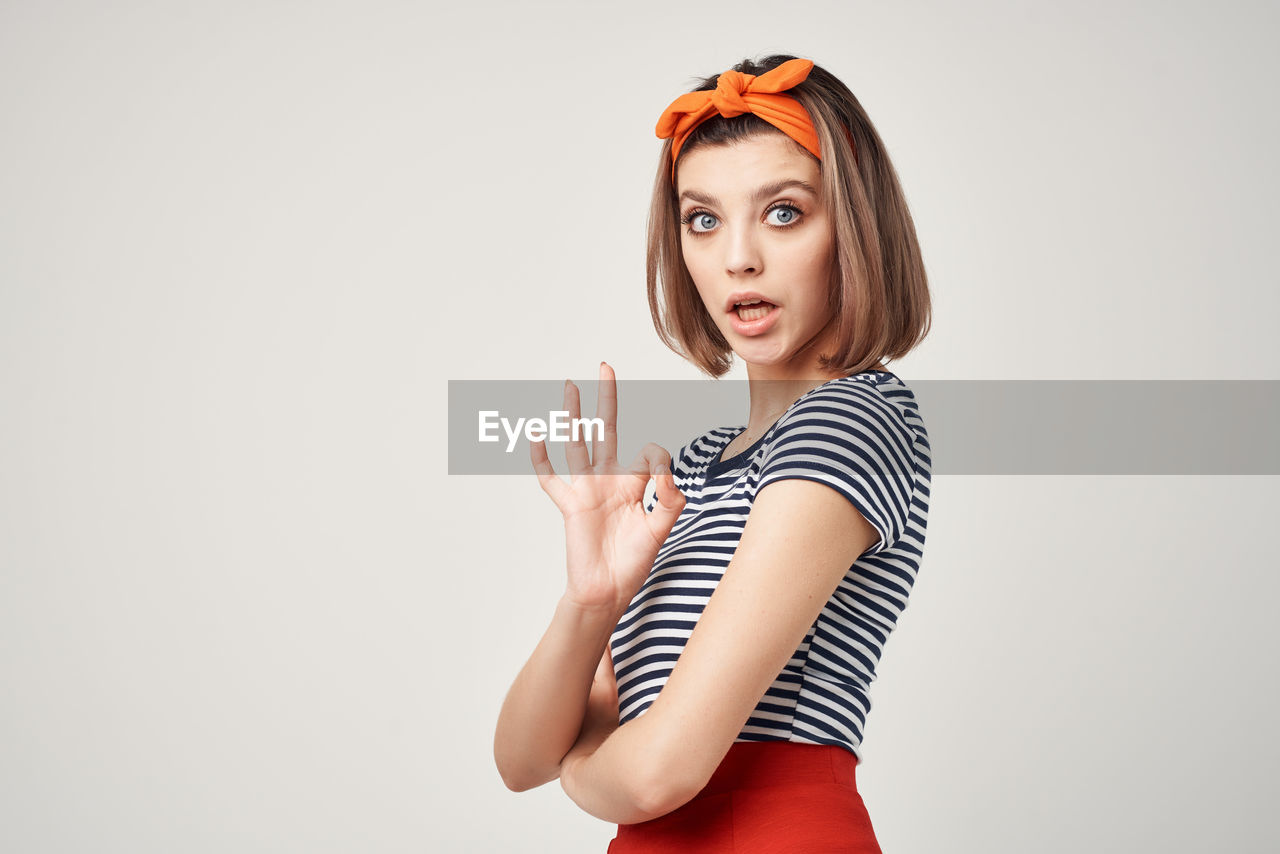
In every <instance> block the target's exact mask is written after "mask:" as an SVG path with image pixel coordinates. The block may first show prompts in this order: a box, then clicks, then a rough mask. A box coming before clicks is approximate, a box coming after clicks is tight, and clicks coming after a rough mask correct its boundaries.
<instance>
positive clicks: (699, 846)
mask: <svg viewBox="0 0 1280 854" xmlns="http://www.w3.org/2000/svg"><path fill="white" fill-rule="evenodd" d="M856 767H857V758H856V757H855V756H854V755H853V754H852V753H851V752H849V751H848V750H846V749H845V748H843V747H837V746H835V745H828V744H800V743H798V742H792V741H735V742H734V743H733V744H732V745H731V746H730V747H729V752H728V753H727V754H725V757H724V759H723V760H721V762H720V765H719V767H717V768H716V770H715V773H714V774H712V775H711V779H710V781H708V782H707V785H706V786H704V787H703V788H702V791H700V792H698V794H697V795H695V796H694V797H693V800H691V801H689V802H688V803H686V804H685V805H684V806H682V807H680V808H678V809H675V810H673V811H671V812H669V813H667V814H666V815H661V816H658V817H657V818H655V819H651V820H650V821H645V822H640V823H639V824H620V825H618V833H617V835H616V836H614V838H613V840H612V841H611V842H610V843H609V848H608V854H667V852H669V853H670V854H756V852H759V854H881V851H880V845H879V844H878V843H877V842H876V835H875V832H874V831H873V830H872V829H871V817H870V816H869V815H868V814H867V808H866V806H865V805H864V804H863V803H862V796H861V795H860V794H858V787H857V784H856V782H855V780H854V769H855V768H856Z"/></svg>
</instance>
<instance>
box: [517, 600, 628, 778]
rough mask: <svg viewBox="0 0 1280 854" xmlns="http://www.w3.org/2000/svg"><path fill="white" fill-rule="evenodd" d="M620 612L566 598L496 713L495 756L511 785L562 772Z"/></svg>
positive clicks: (559, 603)
mask: <svg viewBox="0 0 1280 854" xmlns="http://www.w3.org/2000/svg"><path fill="white" fill-rule="evenodd" d="M621 617H622V614H620V613H618V612H617V611H616V610H615V609H614V608H605V607H600V608H588V607H586V606H582V605H578V604H576V603H574V602H572V601H571V600H569V599H568V598H567V597H564V596H562V597H561V598H560V601H559V602H558V603H557V604H556V610H555V615H554V616H553V617H552V619H551V625H550V626H548V627H547V630H546V632H545V633H544V634H543V636H542V640H541V641H539V642H538V646H537V647H536V648H535V649H534V651H533V654H532V655H531V656H529V660H528V661H527V662H526V663H525V665H524V667H523V668H522V669H521V670H520V673H519V675H517V676H516V679H515V682H514V683H513V684H512V685H511V689H510V690H509V691H507V697H506V699H505V700H504V701H503V703H502V711H501V712H500V713H499V715H498V726H497V732H496V734H495V735H494V740H493V756H494V760H495V761H496V762H497V765H498V772H499V773H500V774H501V775H502V780H503V782H504V783H506V785H507V788H508V789H511V790H512V791H515V792H522V791H525V790H526V789H532V788H534V787H536V786H541V785H542V784H544V783H547V782H549V781H551V780H554V779H555V778H556V777H558V776H559V775H560V763H561V761H562V760H563V759H564V757H565V754H566V753H568V752H569V749H570V748H571V747H573V745H574V742H575V741H576V740H577V739H578V735H579V730H580V729H581V728H582V723H583V713H584V710H585V709H586V705H587V696H588V693H589V692H590V690H591V683H592V675H593V674H594V673H595V671H596V667H597V665H598V664H599V662H600V659H601V656H602V655H603V654H604V650H605V647H606V646H607V645H608V642H609V636H610V634H611V633H612V632H613V629H614V627H615V626H616V625H617V624H618V620H619V619H621Z"/></svg>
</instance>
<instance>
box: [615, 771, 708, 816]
mask: <svg viewBox="0 0 1280 854" xmlns="http://www.w3.org/2000/svg"><path fill="white" fill-rule="evenodd" d="M687 759H688V757H687V755H685V756H676V757H672V758H671V759H668V760H665V761H659V762H657V763H656V764H655V765H654V766H653V767H651V768H649V769H647V771H646V772H645V773H642V774H638V775H637V778H638V779H637V782H636V786H635V789H634V790H633V792H632V801H633V802H634V803H635V805H636V808H637V809H638V810H639V811H640V812H641V813H643V814H644V815H645V816H646V819H645V820H646V821H647V820H648V819H653V818H657V817H658V816H663V815H666V814H667V813H669V812H671V811H672V810H675V809H679V808H680V807H682V806H684V805H685V804H687V803H688V802H689V801H691V800H693V797H694V795H696V794H698V792H700V791H701V790H702V787H703V786H704V785H705V783H696V784H695V782H694V780H693V769H690V768H687V767H685V763H686V762H687Z"/></svg>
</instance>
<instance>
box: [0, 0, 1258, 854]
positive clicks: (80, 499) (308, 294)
mask: <svg viewBox="0 0 1280 854" xmlns="http://www.w3.org/2000/svg"><path fill="white" fill-rule="evenodd" d="M1278 17H1280V15H1278V14H1277V11H1276V7H1275V5H1274V4H1263V3H1243V2H1236V3H1227V4H1213V5H1212V6H1211V5H1210V4H1208V3H1204V4H1190V3H1170V2H1159V3H1158V2H1145V3H1139V2H1115V0H1111V2H1105V3H1104V2H1076V3H1071V4H1062V3H1024V2H1002V3H991V2H969V3H965V4H955V3H943V2H937V3H895V4H884V3H869V2H848V0H844V2H832V3H810V4H803V3H801V4H785V5H781V6H780V5H779V4H777V3H752V2H736V3H731V4H730V3H703V4H690V3H671V2H651V3H645V4H637V5H634V6H629V7H622V6H614V5H604V6H601V5H596V4H590V3H572V4H571V3H546V4H515V3H510V4H502V5H500V4H492V3H470V4H457V5H452V6H445V5H443V4H430V3H418V4H411V3H391V2H368V0H366V2H361V3H355V2H308V3H302V2H293V3H283V2H254V3H248V2H228V0H222V2H217V3H213V2H205V3H201V4H192V3H164V4H161V3H146V2H113V3H89V2H78V3H72V2H50V1H49V0H42V2H39V3H36V2H30V0H29V2H23V3H16V2H9V3H6V4H4V6H3V8H2V9H0V121H3V132H2V133H0V200H2V201H0V217H3V224H2V227H0V348H2V354H0V395H2V397H0V400H2V401H3V404H2V408H0V688H2V689H3V697H2V699H0V848H2V849H4V850H5V851H13V852H46V851H47V852H72V851H76V852H79V851H85V852H95V853H96V854H97V853H100V852H115V851H119V852H130V854H137V853H138V852H171V851H184V852H214V851H217V852H224V851H225V852H257V851H262V852H279V851H308V852H320V851H333V852H350V851H376V852H401V851H404V852H408V851H416V852H422V851H432V852H435V851H441V852H453V851H478V852H489V851H493V852H511V851H532V852H539V851H548V852H584V853H585V852H603V851H604V849H605V846H606V844H607V841H608V839H609V838H610V837H611V836H612V833H613V826H612V825H608V824H606V823H604V822H600V821H598V820H596V819H595V818H593V817H591V816H589V815H587V814H585V813H583V812H581V811H580V810H579V809H578V808H577V807H576V806H575V805H574V804H573V803H572V802H571V801H570V800H569V799H568V798H567V797H566V796H565V795H564V793H563V792H562V791H561V790H560V788H559V786H558V784H554V783H553V784H549V785H547V786H544V787H542V788H540V789H537V790H534V791H530V792H525V793H521V794H515V793H512V792H509V791H507V789H506V788H505V787H504V786H503V784H502V782H501V779H500V778H499V776H498V774H497V771H496V769H495V767H494V765H493V760H492V753H491V748H492V737H493V725H494V722H495V720H496V716H497V712H498V708H499V705H500V703H501V700H502V698H503V696H504V694H505V692H506V689H507V687H508V686H509V685H510V682H511V679H512V678H513V677H514V675H515V673H516V672H517V670H518V669H519V667H520V666H521V664H522V663H523V662H524V660H525V658H526V657H527V656H528V654H529V653H530V652H531V651H532V649H533V646H534V644H535V643H536V641H537V640H538V638H539V637H540V635H541V633H542V631H543V630H544V628H545V627H546V624H547V621H548V620H549V619H550V616H551V612H552V608H553V605H554V602H555V600H556V598H557V596H558V595H559V593H560V591H561V590H562V588H563V584H564V579H563V572H564V542H563V531H562V527H561V521H560V517H559V514H558V512H557V511H556V509H555V507H554V506H553V505H552V504H551V502H550V500H549V499H548V498H547V497H546V496H545V495H543V493H542V492H541V491H540V489H539V488H538V485H537V483H536V481H535V479H534V478H532V477H529V476H524V475H510V476H498V477H480V476H453V477H449V476H448V475H447V468H448V460H447V459H446V456H447V455H446V453H445V435H446V431H445V424H446V408H447V384H448V381H449V380H450V379H453V380H463V379H513V380H534V379H538V380H561V379H563V378H564V377H573V378H575V379H580V380H584V381H586V380H594V379H595V377H596V373H595V371H596V365H597V364H598V362H599V361H600V360H601V359H607V360H608V361H609V362H610V363H611V364H612V365H613V366H614V368H615V370H616V371H617V374H618V376H619V378H620V379H692V378H696V377H697V376H698V374H697V372H696V370H695V369H694V368H692V367H691V366H690V365H688V364H686V363H684V362H683V361H682V360H680V359H679V358H678V357H677V356H675V355H674V354H672V353H670V352H669V351H667V350H666V349H664V348H663V347H662V346H661V344H660V343H659V342H658V341H657V338H656V336H655V334H654V332H653V329H652V328H651V325H650V320H649V317H648V311H647V307H646V303H645V297H644V290H643V284H644V265H643V252H644V223H645V216H646V213H647V200H648V193H649V188H650V182H651V180H652V177H653V173H654V170H655V168H656V163H657V159H656V158H657V153H658V149H659V145H660V142H659V141H658V140H657V139H656V137H655V136H654V132H653V127H654V123H655V122H656V120H657V117H658V114H659V112H660V111H661V110H662V109H663V108H664V107H665V106H666V105H667V104H668V103H669V102H670V100H671V99H673V98H674V97H675V96H676V95H678V94H680V93H681V92H683V91H684V90H685V89H686V88H687V87H688V85H689V84H690V83H691V81H692V78H693V77H695V76H705V75H710V74H713V73H716V72H718V71H721V70H723V69H725V68H727V67H729V66H730V65H732V64H733V63H734V62H736V61H738V60H740V59H743V58H744V57H748V56H758V55H761V54H764V53H767V52H773V51H785V52H790V53H796V54H799V55H802V56H807V57H810V58H813V59H815V60H816V61H817V62H819V63H820V64H822V65H824V66H826V67H828V68H829V69H830V70H832V71H833V72H834V73H836V74H837V75H838V76H840V77H841V78H842V79H844V80H845V81H846V82H847V83H848V84H849V85H850V87H851V88H852V89H853V90H854V92H855V93H856V94H857V95H858V96H859V98H860V99H861V100H862V102H863V104H864V105H865V106H866V108H867V110H868V112H869V113H870V115H871V117H872V119H873V121H875V122H876V124H877V126H878V128H879V130H880V132H881V133H882V135H883V137H884V139H885V141H886V144H887V145H888V148H889V150H890V152H891V155H892V157H893V158H894V161H895V164H896V166H897V167H898V169H899V171H900V173H901V176H902V180H903V183H904V185H905V188H906V192H907V194H908V197H909V201H910V203H911V205H912V209H913V212H914V215H915V218H916V223H917V226H918V229H919V232H920V235H921V240H922V243H923V246H924V252H925V260H926V263H927V265H928V269H929V273H930V276H931V281H932V287H933V295H934V299H935V309H936V311H935V328H934V330H933V332H932V334H931V335H930V337H929V338H928V340H927V342H926V343H925V345H924V346H923V347H922V348H920V349H919V350H918V351H917V352H916V353H914V354H912V355H911V356H910V357H909V358H908V359H906V360H904V361H902V362H900V363H895V364H892V365H891V366H890V367H891V369H893V370H895V371H896V372H897V373H898V374H899V375H900V376H902V377H903V378H904V379H905V380H906V381H907V382H908V383H910V382H911V381H912V380H926V379H929V380H950V379H994V380H1004V379H1107V378H1126V379H1277V378H1280V354H1278V353H1277V349H1276V345H1275V343H1274V341H1275V339H1274V336H1273V334H1272V333H1273V328H1272V327H1273V325H1274V319H1275V317H1276V316H1277V313H1278V312H1277V309H1280V299H1278V298H1277V295H1276V294H1277V288H1276V285H1277V276H1276V273H1275V271H1274V270H1275V267H1274V261H1273V257H1272V255H1271V253H1270V252H1268V251H1267V250H1266V249H1264V247H1266V246H1268V245H1269V244H1270V243H1271V242H1272V241H1273V237H1274V234H1273V233H1274V231H1275V228H1276V224H1277V216H1276V210H1277V199H1280V179H1278V177H1277V170H1276V167H1275V161H1274V155H1275V151H1276V150H1277V147H1278V143H1280V139H1278V136H1280V134H1278V133H1277V113H1276V110H1275V108H1274V91H1273V90H1274V86H1275V83H1276V77H1277V59H1276V52H1275V51H1274V49H1273V48H1274V45H1273V44H1272V42H1273V40H1274V39H1273V35H1274V33H1275V31H1276V27H1277V24H1278V23H1280V21H1277V18H1278ZM731 376H732V377H734V378H738V379H741V378H743V377H744V376H745V374H744V373H742V371H741V366H740V365H739V366H738V367H737V368H735V371H734V373H733V374H732V375H731ZM556 403H558V400H557V401H549V404H556ZM746 409H747V401H746V399H745V398H744V399H742V400H741V402H740V405H739V409H738V411H737V412H734V413H732V417H733V418H735V419H738V420H736V421H733V422H731V423H743V421H742V420H741V419H742V418H744V417H745V415H746ZM626 416H627V412H626V401H625V400H624V401H622V404H621V411H620V423H621V424H622V426H623V429H625V425H626ZM1224 417H1229V415H1228V416H1224ZM708 426H709V425H708ZM671 450H674V448H672V449H671ZM553 460H554V461H555V463H556V465H557V468H558V469H559V470H560V471H561V472H563V471H564V461H563V456H558V457H555V458H553ZM1276 510H1277V500H1276V479H1275V477H1273V476H1265V477H1264V476H1248V475H1230V476H1140V475H1134V476H1031V475H1008V476H1001V475H985V476H984V475H973V476H963V475H955V476H940V477H939V478H937V479H936V480H935V482H934V488H933V501H932V507H931V513H930V522H929V533H928V542H927V551H926V555H925V560H924V563H923V566H922V569H921V575H920V578H919V581H918V582H917V585H916V589H915V592H914V594H913V596H912V603H911V606H910V607H909V609H908V610H907V612H906V613H905V615H904V617H903V619H902V621H901V622H900V624H899V627H898V629H897V631H896V632H895V634H894V636H893V637H892V638H891V640H890V642H889V644H888V646H887V648H886V652H885V657H884V660H883V662H882V664H881V669H880V676H879V678H878V680H877V681H876V683H875V684H874V685H873V690H872V700H873V704H874V706H873V709H872V711H871V714H870V717H869V719H868V725H867V731H866V737H865V741H864V748H865V752H866V760H865V762H864V764H863V765H862V766H861V767H860V768H859V775H858V781H859V786H860V788H861V790H862V792H863V797H864V799H865V800H866V803H867V805H868V808H869V811H870V813H871V816H872V820H873V823H874V825H875V828H876V831H877V833H878V834H879V836H880V839H881V843H882V845H883V847H884V850H885V851H886V854H904V853H905V852H936V851H948V852H974V853H975V854H991V852H1027V851H1035V852H1044V854H1053V853H1054V852H1076V851H1081V850H1090V851H1117V852H1119V851H1124V852H1129V851H1162V852H1202V851H1206V850H1231V851H1237V852H1252V851H1269V850H1274V846H1275V845H1276V844H1277V833H1276V831H1275V824H1274V821H1273V817H1272V815H1271V812H1272V801H1273V800H1274V795H1275V786H1274V784H1273V782H1272V781H1273V774H1274V768H1275V766H1276V762H1277V759H1280V750H1278V747H1280V740H1278V739H1277V737H1276V734H1275V728H1274V721H1275V719H1276V717H1277V714H1278V713H1280V703H1278V702H1277V689H1276V687H1275V685H1274V682H1273V679H1274V677H1272V676H1268V675H1267V674H1268V673H1272V672H1273V671H1274V669H1275V658H1276V656H1275V652H1276V639H1277V636H1276V629H1275V628H1274V625H1275V621H1274V620H1273V618H1272V610H1273V603H1274V602H1275V601H1276V599H1277V594H1280V582H1278V581H1277V572H1276V560H1275V558H1274V556H1273V553H1272V551H1271V548H1270V546H1269V544H1268V539H1267V538H1268V537H1269V533H1268V532H1269V531H1270V528H1271V525H1272V524H1274V521H1273V517H1274V514H1275V513H1276Z"/></svg>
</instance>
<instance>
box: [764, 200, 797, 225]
mask: <svg viewBox="0 0 1280 854" xmlns="http://www.w3.org/2000/svg"><path fill="white" fill-rule="evenodd" d="M799 213H800V212H799V211H798V210H796V209H795V208H793V207H791V206H790V205H778V206H777V207H776V208H774V209H773V210H771V211H769V216H773V215H774V214H777V215H778V219H777V220H775V222H774V224H775V225H791V223H793V222H795V221H796V217H797V216H798V215H799Z"/></svg>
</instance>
